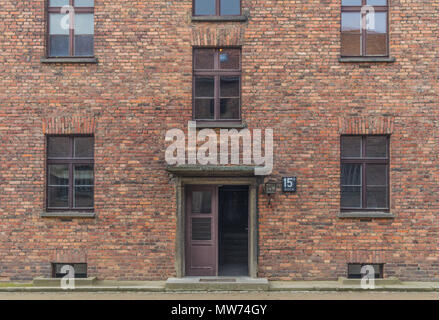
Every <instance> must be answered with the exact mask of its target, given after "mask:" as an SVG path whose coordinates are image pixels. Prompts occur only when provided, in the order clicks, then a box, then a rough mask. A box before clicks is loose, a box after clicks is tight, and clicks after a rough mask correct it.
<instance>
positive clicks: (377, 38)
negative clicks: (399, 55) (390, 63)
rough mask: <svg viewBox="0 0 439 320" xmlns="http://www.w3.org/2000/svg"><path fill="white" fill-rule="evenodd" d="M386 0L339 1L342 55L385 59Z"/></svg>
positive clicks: (386, 46) (387, 29)
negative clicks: (340, 5)
mask: <svg viewBox="0 0 439 320" xmlns="http://www.w3.org/2000/svg"><path fill="white" fill-rule="evenodd" d="M388 11H389V10H388V1H387V0H342V7H341V55H342V56H345V57H358V56H388V54H389V49H388V42H389V36H388V35H389V26H388V22H389V19H388Z"/></svg>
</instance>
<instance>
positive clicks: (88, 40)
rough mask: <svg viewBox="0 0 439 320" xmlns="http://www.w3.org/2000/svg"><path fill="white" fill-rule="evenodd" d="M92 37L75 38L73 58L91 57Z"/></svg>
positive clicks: (92, 52)
mask: <svg viewBox="0 0 439 320" xmlns="http://www.w3.org/2000/svg"><path fill="white" fill-rule="evenodd" d="M93 55H94V37H93V36H92V35H80V36H75V56H93Z"/></svg>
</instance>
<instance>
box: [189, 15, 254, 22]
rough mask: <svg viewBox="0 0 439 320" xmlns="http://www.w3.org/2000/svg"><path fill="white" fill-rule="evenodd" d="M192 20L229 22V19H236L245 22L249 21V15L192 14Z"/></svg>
mask: <svg viewBox="0 0 439 320" xmlns="http://www.w3.org/2000/svg"><path fill="white" fill-rule="evenodd" d="M191 20H192V22H197V21H200V22H227V21H236V22H243V21H247V20H248V17H247V16H244V15H242V16H192V17H191Z"/></svg>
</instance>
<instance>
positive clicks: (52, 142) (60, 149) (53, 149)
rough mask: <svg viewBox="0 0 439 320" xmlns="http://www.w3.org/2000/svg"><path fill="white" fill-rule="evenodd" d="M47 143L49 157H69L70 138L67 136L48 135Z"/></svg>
mask: <svg viewBox="0 0 439 320" xmlns="http://www.w3.org/2000/svg"><path fill="white" fill-rule="evenodd" d="M47 143H48V157H49V158H63V157H64V158H65V157H70V139H69V138H68V137H49V138H48V139H47Z"/></svg>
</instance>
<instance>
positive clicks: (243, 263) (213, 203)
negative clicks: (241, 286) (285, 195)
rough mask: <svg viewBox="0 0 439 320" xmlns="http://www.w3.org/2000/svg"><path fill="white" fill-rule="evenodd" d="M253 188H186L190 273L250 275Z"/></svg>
mask: <svg viewBox="0 0 439 320" xmlns="http://www.w3.org/2000/svg"><path fill="white" fill-rule="evenodd" d="M248 226H249V187H248V186H247V185H242V186H241V185H238V186H236V185H234V186H231V185H230V186H229V185H224V186H223V185H201V186H187V189H186V236H185V238H186V241H185V243H186V249H185V252H186V257H185V265H186V267H185V269H186V275H187V276H248V275H249V258H248V257H249V249H248V248H249V232H248Z"/></svg>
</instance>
